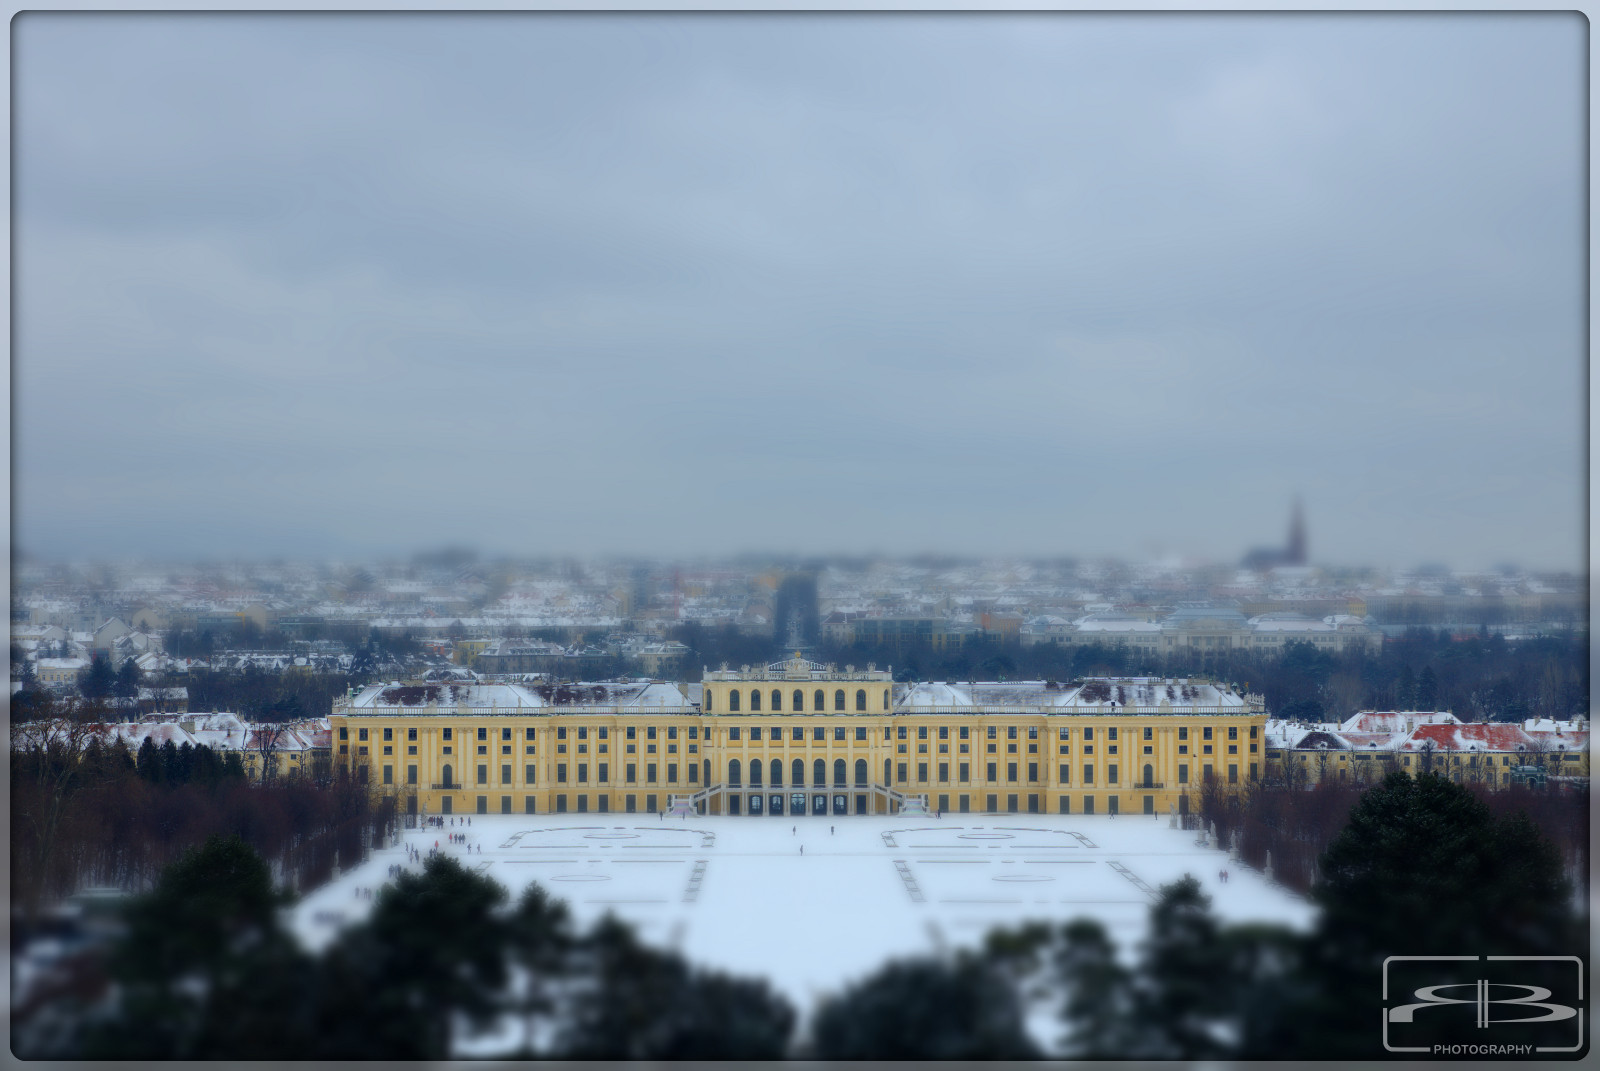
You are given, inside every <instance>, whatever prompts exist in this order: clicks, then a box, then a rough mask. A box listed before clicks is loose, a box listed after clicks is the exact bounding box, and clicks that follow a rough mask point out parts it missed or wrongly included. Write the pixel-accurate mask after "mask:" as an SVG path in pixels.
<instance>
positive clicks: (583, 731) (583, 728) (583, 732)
mask: <svg viewBox="0 0 1600 1071" xmlns="http://www.w3.org/2000/svg"><path fill="white" fill-rule="evenodd" d="M578 739H579V740H587V739H589V727H588V726H587V725H580V726H578ZM579 798H580V799H582V797H581V796H580V797H579Z"/></svg>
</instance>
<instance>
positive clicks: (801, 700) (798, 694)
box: [789, 688, 806, 714]
mask: <svg viewBox="0 0 1600 1071" xmlns="http://www.w3.org/2000/svg"><path fill="white" fill-rule="evenodd" d="M805 708H806V693H804V692H802V691H801V690H800V689H798V688H796V689H795V690H794V706H792V707H790V708H789V709H790V710H792V711H794V712H795V713H796V714H798V713H800V712H801V711H802V710H804V709H805Z"/></svg>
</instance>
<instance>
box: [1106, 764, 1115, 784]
mask: <svg viewBox="0 0 1600 1071" xmlns="http://www.w3.org/2000/svg"><path fill="white" fill-rule="evenodd" d="M1116 783H1117V768H1116V766H1115V765H1112V766H1107V767H1106V784H1108V785H1114V784H1116Z"/></svg>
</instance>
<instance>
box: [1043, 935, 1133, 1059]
mask: <svg viewBox="0 0 1600 1071" xmlns="http://www.w3.org/2000/svg"><path fill="white" fill-rule="evenodd" d="M1054 966H1055V971H1056V976H1057V977H1058V978H1059V979H1060V980H1061V982H1062V988H1063V989H1064V990H1065V992H1066V1001H1065V1003H1064V1005H1063V1006H1062V1009H1061V1018H1062V1021H1063V1022H1064V1023H1065V1024H1066V1027H1067V1037H1066V1054H1067V1056H1068V1057H1069V1058H1071V1059H1075V1060H1115V1059H1121V1058H1123V1057H1126V1056H1128V1055H1130V1054H1131V1053H1132V1052H1133V1050H1134V1035H1135V1033H1136V1032H1135V1030H1134V1023H1133V991H1132V978H1131V976H1130V974H1129V972H1128V970H1127V969H1126V968H1124V967H1123V966H1122V965H1121V964H1119V963H1118V962H1117V950H1116V947H1115V946H1114V945H1112V943H1111V938H1110V936H1109V935H1107V933H1106V929H1105V926H1104V925H1102V924H1101V923H1100V921H1099V920H1097V919H1075V920H1073V921H1072V922H1069V923H1067V924H1066V925H1065V926H1063V927H1062V929H1061V944H1060V947H1059V949H1058V950H1057V953H1056V959H1055V964H1054Z"/></svg>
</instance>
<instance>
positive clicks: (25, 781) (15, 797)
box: [10, 718, 396, 926]
mask: <svg viewBox="0 0 1600 1071" xmlns="http://www.w3.org/2000/svg"><path fill="white" fill-rule="evenodd" d="M12 736H13V741H12V744H13V746H12V750H11V770H10V772H11V902H12V905H13V911H14V912H16V911H20V912H21V922H22V924H23V925H24V926H26V925H27V924H29V923H31V922H32V921H34V920H36V919H37V917H38V915H39V911H40V909H41V907H42V906H43V905H45V904H48V903H51V902H53V901H55V900H58V899H59V898H61V897H63V896H66V895H68V894H69V893H71V892H73V891H74V890H76V889H79V888H82V887H84V886H87V885H114V886H119V887H123V888H142V887H145V886H147V885H149V884H150V883H151V882H152V881H154V880H155V878H156V877H157V876H158V875H159V874H160V872H161V869H162V868H163V867H165V866H166V865H167V864H169V863H171V862H172V861H173V860H174V859H176V858H177V857H178V856H179V855H180V854H181V853H182V852H183V850H184V849H185V848H186V847H188V846H190V845H193V844H196V843H198V842H200V841H202V840H204V839H205V838H206V837H208V836H211V835H213V834H226V833H231V834H237V835H238V836H240V837H242V838H243V839H244V840H245V842H246V843H247V844H248V845H250V846H251V848H252V849H253V850H255V851H258V852H260V853H261V854H262V855H263V856H264V857H266V858H267V859H268V860H270V861H271V865H272V868H273V870H274V873H275V874H276V875H277V876H278V878H279V879H280V880H282V881H284V882H287V883H288V884H290V885H291V886H293V887H295V888H311V887H314V886H315V885H318V884H320V883H322V882H324V881H326V880H328V878H329V877H330V876H331V874H332V873H333V871H334V868H335V867H348V866H351V865H352V864H353V863H355V862H357V861H359V860H360V858H361V857H362V854H363V852H364V851H365V850H367V847H368V846H369V845H370V844H371V843H372V842H373V841H374V839H376V838H378V837H381V836H384V835H386V834H388V833H390V832H392V831H393V829H394V826H395V821H396V818H395V815H394V814H393V804H392V801H382V800H380V801H373V800H372V799H371V798H370V796H369V794H368V792H367V790H366V786H364V785H359V784H355V783H353V782H351V781H349V780H347V779H345V778H330V779H328V780H326V781H322V782H318V781H313V780H310V779H305V778H297V779H289V780H269V781H267V782H265V783H257V782H252V781H250V780H249V779H247V777H246V776H245V769H244V764H243V762H242V761H241V758H240V756H239V754H238V753H237V752H229V753H225V754H219V753H218V752H216V751H214V750H212V749H211V748H208V747H204V746H201V747H194V746H191V745H189V744H187V743H186V744H185V745H184V746H183V747H177V746H175V745H174V744H172V743H171V742H170V741H169V742H167V743H165V744H163V745H160V746H157V745H156V744H155V743H154V742H153V741H151V740H149V739H146V740H145V741H144V742H143V743H142V744H141V745H140V747H139V750H138V752H137V753H134V752H132V751H130V749H129V748H128V747H127V745H126V744H124V743H122V742H119V741H111V740H106V739H104V738H103V737H102V736H101V735H100V734H99V732H97V731H96V729H95V727H94V726H93V724H92V723H91V722H90V721H88V720H74V719H69V718H57V719H53V720H51V721H49V722H35V723H29V724H27V725H19V726H13V729H12Z"/></svg>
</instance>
